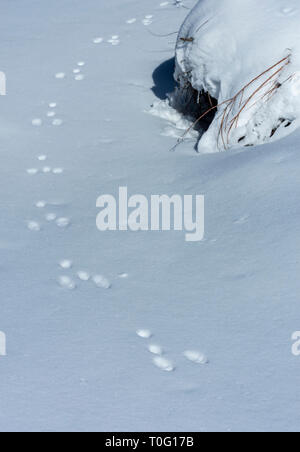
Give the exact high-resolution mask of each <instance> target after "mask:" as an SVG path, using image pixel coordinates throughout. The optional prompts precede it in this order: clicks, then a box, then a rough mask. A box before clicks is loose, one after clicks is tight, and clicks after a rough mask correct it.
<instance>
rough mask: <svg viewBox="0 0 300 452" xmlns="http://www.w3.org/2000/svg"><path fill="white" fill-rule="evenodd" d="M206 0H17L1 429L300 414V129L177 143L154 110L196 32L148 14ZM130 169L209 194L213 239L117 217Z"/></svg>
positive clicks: (10, 65)
mask: <svg viewBox="0 0 300 452" xmlns="http://www.w3.org/2000/svg"><path fill="white" fill-rule="evenodd" d="M164 3H166V2H164ZM185 4H186V5H187V6H188V7H191V6H193V5H194V4H195V2H194V1H192V0H186V2H185ZM286 4H287V6H288V4H289V1H288V0H286ZM187 12H188V11H187V10H186V9H184V8H181V7H176V6H174V5H173V1H172V0H170V1H169V4H164V5H162V6H161V5H160V1H159V0H155V1H154V0H143V1H140V0H111V1H109V2H104V1H101V0H100V1H99V0H85V1H84V2H83V1H82V0H64V1H63V2H62V1H61V0H52V1H48V2H47V1H45V0H44V1H41V0H15V1H14V2H12V1H11V0H2V2H1V16H0V23H1V27H0V70H1V71H4V72H5V73H6V76H7V89H8V92H7V96H6V97H1V98H0V119H1V121H0V140H1V147H0V154H1V161H2V165H1V177H0V196H1V219H2V220H1V222H0V252H1V254H0V255H1V261H0V272H1V286H0V300H1V301H0V303H1V312H0V314H1V315H0V330H1V331H3V332H5V333H6V336H7V356H6V357H0V400H1V408H0V430H1V431H12V430H20V431H33V430H35V431H36V430H38V431H53V430H54V431H62V430H68V431H78V430H80V431H90V430H96V431H99V430H101V431H128V430H134V431H135V430H138V431H156V430H157V431H164V430H170V431H192V430H194V431H211V430H218V431H241V430H244V431H248V430H254V431H260V430H267V431H276V430H284V431H292V430H299V409H298V408H299V403H300V390H299V371H300V358H296V357H294V356H293V355H292V353H291V340H290V339H291V335H292V333H293V332H294V331H296V330H299V328H300V307H299V306H300V295H299V294H300V279H299V274H300V248H299V236H300V223H299V215H300V203H299V199H300V184H299V171H300V154H299V149H298V146H299V145H298V143H299V139H300V133H299V132H296V133H295V134H294V135H291V136H290V137H288V138H286V139H285V140H283V141H279V142H277V143H275V144H270V145H266V146H264V147H258V148H247V149H246V150H245V149H242V150H241V151H234V152H233V151H231V152H221V153H219V154H213V155H204V156H201V155H197V154H196V153H195V152H194V150H193V145H192V143H191V142H190V141H187V142H186V143H184V144H183V145H182V146H181V147H179V148H178V149H177V150H176V152H174V153H170V152H169V149H170V148H171V147H172V146H173V145H174V143H175V140H174V138H172V137H166V136H165V134H164V129H165V127H166V126H167V124H166V122H165V121H164V120H162V119H160V118H156V117H154V116H151V115H149V114H146V113H145V110H147V109H149V107H150V105H151V104H152V103H153V102H154V101H155V100H157V96H158V97H160V98H164V97H165V93H166V91H168V90H169V89H172V79H171V70H170V69H172V67H171V64H170V63H167V64H165V65H164V66H162V67H160V66H161V65H162V64H163V63H165V62H166V61H168V60H170V59H171V58H172V57H173V54H174V51H173V49H174V44H175V39H176V36H175V35H174V36H170V37H167V38H157V37H154V36H152V35H151V34H150V33H149V32H148V31H147V28H148V29H151V30H152V31H154V32H155V33H160V34H164V33H169V32H175V31H176V30H178V29H179V26H180V24H181V23H182V21H183V19H184V17H185V16H186V14H187ZM146 16H153V17H151V18H150V17H146ZM130 19H136V21H133V20H130ZM128 20H129V21H130V22H131V23H127V21H128ZM112 36H119V38H115V39H113V42H107V41H108V40H111V38H112ZM95 38H103V42H99V41H100V39H96V42H98V43H94V42H93V41H94V39H95ZM80 62H84V63H85V65H84V66H78V65H77V64H78V63H80ZM75 68H79V69H80V70H81V72H80V73H79V74H76V73H75V74H74V73H73V70H74V69H75ZM75 72H77V71H75ZM61 73H64V74H65V78H56V77H55V74H61ZM80 74H83V75H84V79H82V80H81V78H82V77H78V75H80ZM75 77H76V78H79V80H75ZM153 79H154V80H153ZM153 86H155V89H154V90H152V88H153ZM50 103H56V104H57V106H56V107H55V108H54V106H53V105H52V108H50V107H49V104H50ZM50 111H54V112H55V113H56V116H55V117H48V116H47V113H48V112H50ZM35 119H36V120H39V119H41V120H42V125H41V126H39V125H38V124H40V121H35V122H34V124H36V125H35V126H33V125H32V121H33V120H35ZM54 120H62V123H61V121H56V122H55V123H54V124H56V125H53V121H54ZM45 158H46V160H45ZM50 168H51V171H50ZM36 169H37V170H38V173H37V174H35V172H36V171H35V170H36ZM53 169H55V170H56V171H55V174H54V173H53V172H52V170H53ZM28 170H31V171H29V172H28ZM61 170H62V171H63V172H61ZM123 185H127V186H128V189H129V191H130V192H131V193H132V194H135V193H141V194H145V195H147V196H150V195H151V194H170V195H171V194H173V193H176V194H181V195H184V194H205V196H206V236H205V240H204V241H203V242H200V243H186V242H185V241H184V233H181V232H169V233H168V232H165V233H162V232H145V233H132V232H108V233H100V232H99V231H98V230H97V229H96V223H95V220H96V215H97V213H98V211H97V209H96V199H97V197H98V196H99V195H101V194H106V193H111V194H116V193H117V191H118V187H119V186H123ZM42 201H43V202H42ZM37 203H38V204H37ZM36 204H37V205H38V206H39V207H37V206H36ZM43 206H44V207H43ZM49 214H55V215H50V216H49ZM46 217H47V219H46ZM55 217H56V219H54V218H55ZM49 220H52V221H49ZM57 220H59V221H57ZM28 227H29V228H30V229H29V228H28ZM63 260H70V261H72V263H73V266H72V268H70V269H63V268H61V267H60V265H59V263H60V262H61V261H63ZM63 265H64V266H68V262H67V263H66V262H64V263H63ZM78 271H86V272H88V273H89V274H90V275H91V276H94V275H97V274H101V275H105V277H106V278H107V279H108V280H109V281H110V282H111V284H112V286H111V288H110V289H109V290H105V289H104V288H98V287H97V286H96V284H95V283H94V282H93V281H92V280H90V281H88V282H81V281H80V280H79V278H78V277H77V276H76V273H77V272H78ZM120 275H122V276H123V277H122V278H121V277H120ZM61 276H68V277H69V278H70V281H68V280H67V281H65V280H63V282H67V283H68V282H69V283H70V284H71V285H72V281H74V283H76V288H75V289H74V290H69V289H68V287H60V286H59V284H58V282H57V281H58V278H59V277H61ZM82 276H84V277H85V276H88V275H82ZM124 276H127V277H124ZM138 329H150V330H151V331H152V333H153V337H152V338H151V339H143V338H140V337H138V336H137V334H136V330H138ZM149 344H158V345H160V346H161V347H162V348H163V349H164V351H165V356H166V358H167V359H169V360H171V361H172V363H174V366H175V367H176V369H175V370H174V371H173V372H164V371H162V370H160V369H159V368H157V367H156V366H155V365H154V363H153V356H154V355H152V354H151V353H150V352H149V351H148V349H147V347H148V346H149ZM186 350H198V351H199V352H202V353H205V354H206V355H207V357H208V359H209V363H208V364H206V365H200V364H195V363H192V362H189V361H188V360H187V359H186V357H185V356H183V352H184V351H186Z"/></svg>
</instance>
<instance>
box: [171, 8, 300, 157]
mask: <svg viewBox="0 0 300 452" xmlns="http://www.w3.org/2000/svg"><path fill="white" fill-rule="evenodd" d="M175 78H176V80H177V81H178V82H179V85H180V91H181V92H184V90H186V89H187V87H188V89H190V91H192V92H194V93H196V95H194V96H192V101H193V103H195V102H201V101H203V99H206V102H204V104H205V108H204V110H205V111H207V110H208V109H210V108H211V107H212V108H211V114H212V112H213V111H214V107H215V105H216V104H218V108H217V109H216V111H217V113H216V115H215V117H214V118H213V121H212V123H211V124H210V127H209V129H208V131H207V132H206V133H204V135H203V136H202V138H201V140H200V142H199V145H198V149H199V151H200V152H215V151H216V150H217V149H219V150H222V149H224V148H230V147H232V146H237V145H238V146H241V145H244V146H251V145H256V144H261V143H265V142H268V141H270V140H274V139H279V138H281V137H283V136H285V135H287V134H289V133H290V132H292V131H294V130H295V128H297V127H298V126H299V118H300V2H299V0H200V1H199V2H198V3H197V5H196V6H195V7H194V9H193V10H192V11H191V12H190V14H189V15H188V17H187V18H186V20H185V22H184V24H183V25H182V27H181V29H180V31H179V36H178V41H177V46H176V72H175ZM194 107H195V106H194ZM204 110H203V111H204ZM201 114H202V111H201ZM200 116H201V115H200Z"/></svg>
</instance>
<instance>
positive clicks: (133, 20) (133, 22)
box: [126, 17, 136, 25]
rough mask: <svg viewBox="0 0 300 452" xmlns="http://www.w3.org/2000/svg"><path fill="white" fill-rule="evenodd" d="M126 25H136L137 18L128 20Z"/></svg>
mask: <svg viewBox="0 0 300 452" xmlns="http://www.w3.org/2000/svg"><path fill="white" fill-rule="evenodd" d="M126 23H127V24H129V25H132V24H135V23H136V18H135V17H133V18H132V19H128V20H126Z"/></svg>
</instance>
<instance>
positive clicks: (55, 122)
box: [52, 118, 63, 127]
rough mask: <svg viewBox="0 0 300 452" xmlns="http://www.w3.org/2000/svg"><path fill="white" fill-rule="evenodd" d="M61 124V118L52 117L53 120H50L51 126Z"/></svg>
mask: <svg viewBox="0 0 300 452" xmlns="http://www.w3.org/2000/svg"><path fill="white" fill-rule="evenodd" d="M62 124H63V120H62V119H58V118H57V119H54V120H53V121H52V125H53V126H56V127H59V126H61V125H62Z"/></svg>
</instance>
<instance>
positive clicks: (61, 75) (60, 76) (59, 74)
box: [55, 72, 66, 80]
mask: <svg viewBox="0 0 300 452" xmlns="http://www.w3.org/2000/svg"><path fill="white" fill-rule="evenodd" d="M55 78H56V79H57V80H63V79H65V78H66V74H65V73H64V72H58V73H57V74H55Z"/></svg>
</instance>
